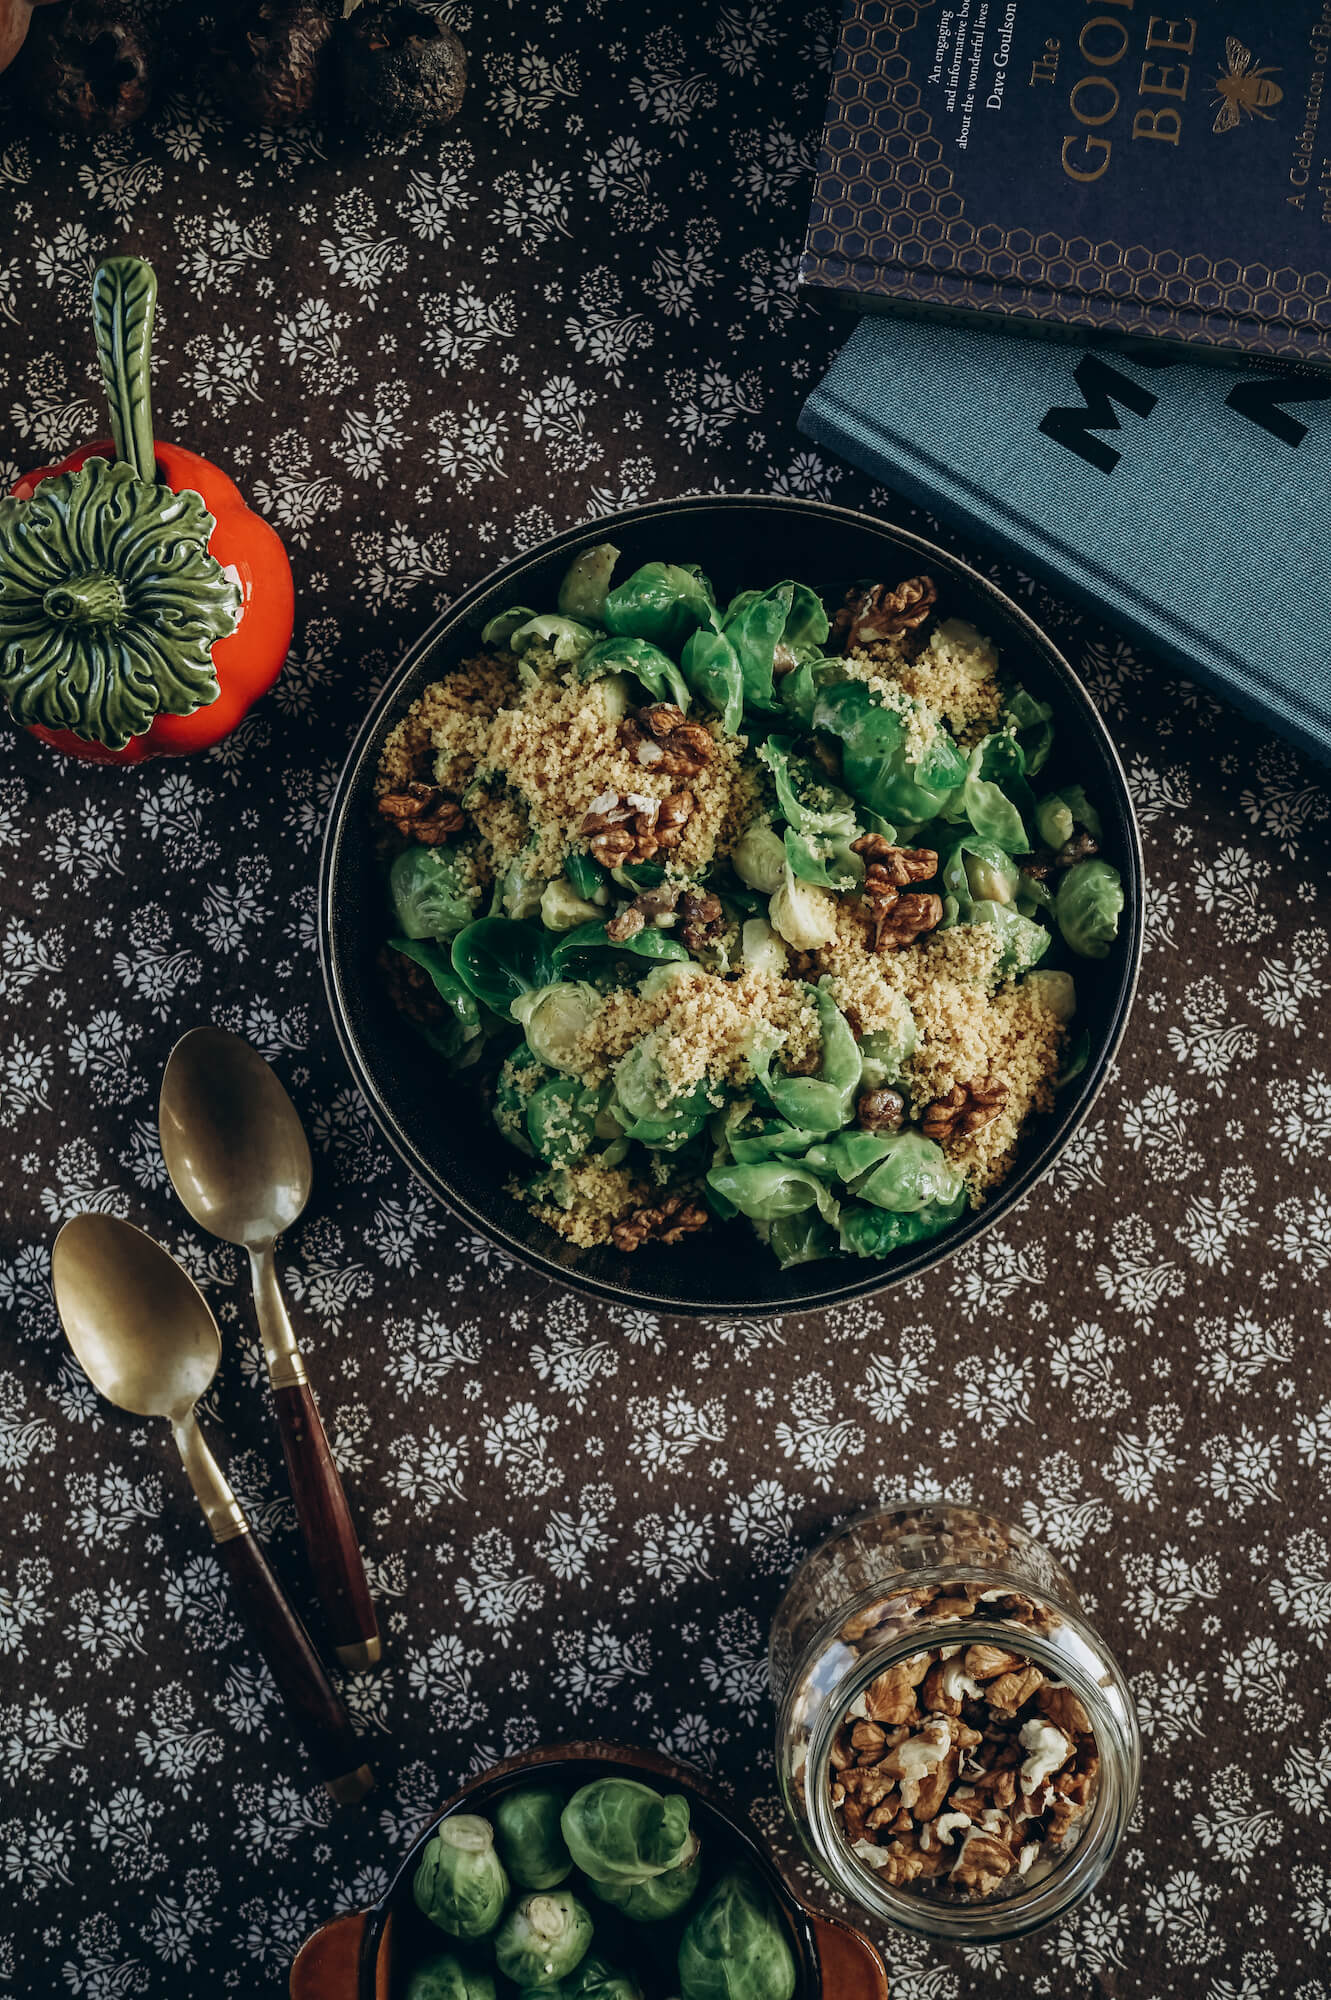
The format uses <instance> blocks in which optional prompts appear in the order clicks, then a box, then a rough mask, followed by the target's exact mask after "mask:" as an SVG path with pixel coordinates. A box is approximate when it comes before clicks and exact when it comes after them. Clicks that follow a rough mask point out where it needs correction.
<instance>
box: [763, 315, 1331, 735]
mask: <svg viewBox="0 0 1331 2000" xmlns="http://www.w3.org/2000/svg"><path fill="white" fill-rule="evenodd" d="M800 429H801V430H802V431H804V432H805V433H806V435H807V436H809V437H810V438H812V439H813V440H814V441H815V442H816V443H818V444H820V445H825V446H827V447H828V448H829V449H830V450H832V451H834V452H836V453H838V454H840V455H841V456H842V457H844V458H847V459H849V460H851V462H852V463H853V464H855V465H858V466H860V467H862V468H863V469H864V470H866V471H868V472H871V473H873V474H874V475H875V476H876V477H877V478H879V479H881V480H882V481H883V482H884V483H885V484H886V485H888V486H891V487H893V488H895V489H896V490H898V491H900V492H902V493H904V494H905V495H906V496H907V497H908V498H910V499H913V500H915V501H917V502H919V503H920V504H922V505H923V506H925V507H927V508H928V509H929V510H930V511H931V512H933V513H935V514H938V515H940V516H942V517H945V518H947V519H949V520H950V521H951V522H952V523H953V524H954V525H958V526H963V527H965V528H966V529H968V530H970V531H971V532H973V533H974V534H975V535H976V536H977V537H978V538H980V539H982V540H985V541H988V542H990V543H991V544H997V545H998V546H999V547H1001V548H1002V549H1003V551H1004V552H1005V553H1008V554H1010V555H1013V556H1015V558H1016V559H1017V560H1018V561H1019V562H1020V563H1021V564H1022V565H1023V566H1024V567H1026V568H1027V569H1029V570H1030V571H1031V572H1032V573H1034V574H1038V575H1041V576H1042V577H1044V578H1045V579H1046V580H1048V581H1049V582H1051V583H1053V584H1054V585H1055V586H1057V587H1059V588H1061V589H1063V590H1065V591H1066V592H1067V593H1068V595H1070V596H1076V597H1081V598H1082V599H1083V600H1086V601H1089V602H1090V603H1092V604H1094V605H1095V606H1097V607H1098V608H1101V609H1103V610H1104V611H1105V612H1107V613H1108V614H1109V615H1110V616H1111V617H1113V618H1114V619H1116V620H1117V621H1118V622H1119V623H1120V624H1121V625H1122V626H1123V627H1124V628H1125V629H1126V630H1128V631H1129V632H1131V633H1132V634H1133V635H1134V636H1135V637H1136V638H1138V639H1140V640H1141V641H1142V642H1143V643H1144V644H1146V645H1147V646H1149V647H1152V648H1154V649H1155V650H1156V651H1158V652H1160V653H1162V654H1164V655H1165V656H1166V657H1167V658H1169V659H1170V660H1172V661H1173V662H1175V663H1176V664H1177V665H1178V666H1179V667H1181V668H1182V669H1183V671H1184V672H1185V673H1187V674H1189V675H1191V676H1193V677H1194V678H1196V679H1198V680H1202V681H1205V682H1208V683H1209V684H1210V685H1211V686H1212V687H1213V688H1214V689H1215V690H1216V691H1217V692H1218V693H1220V694H1223V695H1225V696H1227V697H1228V698H1229V699H1231V700H1233V701H1235V702H1237V703H1238V704H1239V705H1240V706H1241V707H1244V708H1246V709H1248V710H1249V711H1250V712H1252V713H1253V714H1255V715H1257V716H1260V717H1261V718H1262V720H1263V721H1264V722H1266V723H1268V724H1269V725H1270V727H1272V728H1273V729H1277V730H1279V731H1280V732H1281V733H1282V734H1283V735H1285V736H1287V737H1289V738H1290V739H1291V740H1292V741H1293V742H1295V743H1297V744H1298V745H1299V746H1300V747H1301V748H1302V749H1304V750H1306V751H1308V752H1309V753H1311V754H1312V755H1313V756H1315V757H1318V758H1320V759H1322V760H1323V761H1324V762H1331V548H1329V545H1328V528H1327V523H1328V522H1329V521H1331V377H1327V376H1312V375H1306V376H1300V375H1291V374H1289V373H1279V374H1272V373H1270V372H1269V370H1268V371H1266V372H1261V371H1259V370H1257V369H1256V368H1252V369H1248V370H1245V371H1242V372H1240V373H1239V374H1238V375H1234V374H1230V373H1226V372H1222V371H1220V370H1217V369H1214V368H1207V367H1196V366H1193V365H1192V364H1191V363H1190V362H1187V361H1182V360H1179V359H1178V358H1177V356H1174V355H1171V354H1169V353H1168V352H1166V351H1163V350H1157V352H1156V353H1154V354H1146V355H1144V356H1143V355H1142V354H1136V353H1132V354H1127V353H1122V352H1119V351H1117V350H1115V349H1112V348H1110V349H1104V348H1077V347H1072V346H1065V345H1063V344H1061V343H1054V342H1050V341H1037V340H1009V339H1004V338H1002V337H995V336H994V335H992V334H989V333H983V332H974V331H972V330H971V329H970V328H968V327H960V326H948V325H939V324H926V323H925V322H923V321H917V320H911V319H895V318H893V319H888V318H872V319H864V320H861V322H860V324H859V326H858V327H857V328H856V330H855V332H854V333H853V334H852V336H851V338H850V341H849V342H848V344H847V345H846V346H845V347H844V348H843V349H842V351H841V353H840V354H839V355H838V356H837V359H836V360H835V361H834V362H833V364H832V367H831V369H830V370H829V372H828V374H827V375H826V376H825V377H824V379H823V381H822V382H821V383H820V385H819V386H818V388H817V389H815V390H814V392H813V394H812V396H811V397H810V398H809V400H808V402H807V403H806V404H805V407H804V411H803V413H802V415H801V417H800Z"/></svg>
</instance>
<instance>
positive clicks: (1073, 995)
mask: <svg viewBox="0 0 1331 2000" xmlns="http://www.w3.org/2000/svg"><path fill="white" fill-rule="evenodd" d="M1024 983H1025V985H1026V986H1027V988H1028V989H1029V990H1030V992H1031V993H1033V994H1035V995H1036V996H1037V997H1038V998H1039V1001H1040V1004H1041V1006H1043V1007H1047V1008H1048V1009H1049V1012H1050V1013H1051V1014H1052V1015H1053V1016H1054V1019H1055V1020H1057V1021H1070V1020H1071V1019H1072V1017H1073V1015H1074V1014H1075V1013H1076V1011H1077V983H1076V981H1075V980H1074V979H1073V977H1072V974H1071V973H1070V972H1045V971H1038V972H1028V973H1027V975H1026V979H1025V982H1024Z"/></svg>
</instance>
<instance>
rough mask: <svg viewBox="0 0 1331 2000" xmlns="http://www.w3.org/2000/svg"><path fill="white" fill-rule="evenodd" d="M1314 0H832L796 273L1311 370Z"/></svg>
mask: <svg viewBox="0 0 1331 2000" xmlns="http://www.w3.org/2000/svg"><path fill="white" fill-rule="evenodd" d="M1329 65H1331V0H1278V4H1276V5H1271V4H1269V0H1267V4H1258V0H1193V11H1192V12H1190V13H1188V12H1184V11H1182V8H1181V6H1180V4H1179V0H949V4H946V5H944V4H942V0H844V9H843V15H842V22H841V34H840V40H839V43H838V46H837V51H836V57H835V61H834V66H833V72H832V85H831V94H830V97H829V99H828V106H827V124H826V130H825V132H824V135H823V145H822V152H821V155H820V157H819V163H818V170H817V175H816V179H815V183H814V198H813V207H812V213H811V216H810V221H809V230H808V236H807V238H806V242H805V249H804V255H803V257H802V259H801V266H800V278H801V283H802V284H803V285H804V286H805V287H807V288H808V289H809V291H810V292H812V293H815V294H816V293H822V294H826V295H831V296H833V297H835V298H836V299H837V300H838V301H840V302H842V303H846V304H850V305H853V306H855V307H857V308H859V309H860V310H873V309H890V308H895V309H898V310H903V311H907V312H910V311H915V312H930V313H935V314H949V315H952V316H956V315H958V314H972V313H978V314H984V315H991V316H993V320H994V321H996V322H997V323H1000V324H1004V325H1006V326H1008V327H1009V328H1016V329H1021V330H1026V331H1041V330H1042V331H1045V332H1050V333H1056V334H1058V333H1061V334H1063V335H1065V336H1068V335H1070V336H1073V337H1076V336H1077V335H1078V332H1079V331H1080V337H1082V338H1085V337H1086V331H1087V330H1091V331H1093V332H1094V333H1095V334H1096V335H1097V336H1098V337H1099V338H1100V339H1102V340H1103V339H1105V338H1111V337H1117V338H1118V339H1120V340H1137V339H1141V338H1142V337H1146V336H1154V337H1157V338H1159V337H1163V338H1164V339H1167V340H1171V341H1174V342H1183V343H1195V344H1196V345H1197V347H1198V349H1199V352H1203V353H1205V354H1208V355H1209V356H1210V357H1211V358H1212V359H1215V360H1225V359H1231V360H1232V359H1233V358H1234V357H1235V356H1236V355H1237V356H1242V355H1245V354H1248V355H1257V356H1261V357H1263V358H1266V359H1269V360H1274V361H1275V362H1276V363H1277V364H1278V365H1279V364H1285V365H1288V364H1290V363H1300V362H1301V363H1304V364H1310V365H1313V366H1322V367H1327V368H1331V84H1329V83H1328V66H1329Z"/></svg>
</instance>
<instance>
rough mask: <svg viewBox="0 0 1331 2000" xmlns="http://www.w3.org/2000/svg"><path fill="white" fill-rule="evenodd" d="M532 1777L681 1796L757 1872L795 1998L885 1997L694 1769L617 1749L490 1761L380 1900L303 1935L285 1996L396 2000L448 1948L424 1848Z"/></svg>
mask: <svg viewBox="0 0 1331 2000" xmlns="http://www.w3.org/2000/svg"><path fill="white" fill-rule="evenodd" d="M537 1774H539V1775H540V1776H541V1777H542V1778H546V1779H549V1780H551V1781H552V1782H553V1783H555V1784H560V1785H563V1786H566V1787H567V1789H568V1790H570V1791H575V1790H576V1789H577V1787H578V1786H579V1785H585V1784H588V1783H590V1782H591V1780H592V1779H593V1778H603V1777H624V1778H638V1779H647V1780H648V1781H650V1782H653V1783H656V1784H660V1785H668V1786H669V1787H670V1789H671V1790H672V1791H678V1792H683V1793H684V1795H685V1796H686V1798H687V1799H688V1801H689V1805H690V1808H691V1810H692V1814H693V1821H694V1825H695V1826H696V1827H697V1828H698V1831H699V1833H700V1834H701V1836H702V1840H703V1849H704V1853H705V1852H706V1851H707V1848H708V1846H709V1845H710V1846H712V1847H713V1849H716V1848H724V1850H725V1851H726V1852H727V1853H728V1854H730V1855H733V1856H734V1857H735V1858H736V1859H738V1860H741V1861H743V1862H745V1863H746V1864H747V1865H748V1866H749V1867H751V1868H752V1869H753V1870H754V1872H755V1874H757V1875H758V1876H759V1878H760V1879H761V1881H762V1882H763V1884H764V1885H765V1887H766V1888H767V1890H768V1893H769V1894H770V1895H771V1897H772V1900H773V1902H774V1903H775V1905H776V1907H777V1909H778V1910H779V1912H780V1914H781V1917H782V1919H783V1921H784V1923H785V1928H786V1937H787V1940H788V1942H789V1944H790V1948H791V1951H792V1953H793V1954H794V1958H795V1964H796V1967H797V1969H798V1984H797V1986H796V1989H795V1992H796V2000H887V1972H886V1969H885V1967H884V1965H883V1961H882V1959H881V1958H880V1957H879V1955H878V1953H877V1952H876V1951H875V1950H874V1948H873V1946H872V1945H871V1944H870V1943H869V1941H868V1939H867V1938H863V1937H861V1936H860V1934H859V1932H858V1931H855V1930H852V1929H851V1928H850V1927H849V1926H848V1925H846V1924H840V1923H833V1922H831V1921H830V1920H829V1919H828V1918H826V1917H821V1916H815V1915H814V1913H813V1912H812V1911H811V1910H808V1909H806V1908H805V1906H804V1904H803V1903H801V1902H800V1900H799V1898H798V1897H797V1896H795V1895H794V1893H793V1892H792V1891H791V1889H790V1888H789V1887H788V1886H787V1884H786V1883H785V1881H784V1880H783V1879H782V1877H781V1876H780V1875H779V1874H778V1872H777V1870H776V1867H775V1866H774V1864H773V1862H772V1860H771V1858H770V1856H769V1855H767V1854H765V1853H764V1852H763V1850H762V1848H761V1847H759V1846H758V1844H757V1842H756V1841H755V1840H754V1837H753V1835H752V1834H751V1833H750V1832H749V1831H748V1830H747V1829H746V1828H744V1827H743V1826H741V1825H740V1823H739V1822H738V1821H737V1820H736V1819H735V1818H733V1817H732V1815H731V1814H730V1813H729V1812H728V1811H727V1810H726V1808H725V1807H724V1806H723V1805H722V1804H721V1803H720V1802H719V1800H718V1799H717V1798H716V1796H715V1794H714V1793H713V1792H711V1791H710V1790H709V1789H708V1788H707V1786H706V1785H705V1783H704V1781H703V1780H702V1779H701V1778H699V1777H698V1775H697V1773H696V1772H693V1771H688V1770H685V1769H683V1768H682V1767H681V1766H680V1765H678V1764H673V1763H671V1761H670V1759H669V1758H668V1757H659V1756H657V1754H656V1753H655V1752H654V1751H652V1750H636V1749H631V1748H629V1747H627V1746H626V1745H624V1744H618V1743H562V1744H552V1745H550V1746H548V1747H547V1748H544V1749H540V1750H530V1751H528V1752H527V1753H526V1754H525V1755H524V1756H521V1757H511V1758H509V1760H508V1761H507V1763H503V1764H496V1765H495V1766H494V1768H493V1769H492V1770H490V1771H487V1772H485V1774H484V1775H483V1776H482V1777H479V1778H472V1779H470V1780H469V1781H468V1783H467V1784H465V1785H463V1786H462V1788H461V1790H460V1791H457V1792H455V1793H454V1794H453V1797H452V1798H451V1799H449V1800H448V1801H447V1802H446V1803H445V1805H444V1806H443V1808H442V1810H441V1811H440V1812H439V1814H438V1815H437V1817H436V1818H435V1819H433V1820H432V1821H431V1822H430V1824H429V1825H428V1826H427V1827H426V1828H425V1829H424V1831H423V1832H422V1833H421V1834H420V1835H419V1836H418V1837H417V1839H416V1840H415V1841H413V1843H412V1845H411V1847H410V1848H409V1850H408V1852H407V1853H406V1855H405V1856H404V1858H403V1860H402V1863H401V1866H400V1867H399V1868H398V1871H397V1873H396V1875H395V1876H394V1877H393V1880H392V1882H391V1883H390V1884H389V1886H388V1889H387V1891H386V1892H385V1894H384V1895H383V1896H382V1897H381V1898H380V1899H379V1901H378V1902H377V1903H376V1904H374V1906H373V1908H371V1909H368V1910H356V1911H353V1912H352V1913H351V1914H350V1915H349V1916H343V1917H334V1918H333V1920H332V1922H331V1923H327V1924H325V1925H324V1926H323V1927H322V1929H320V1930H317V1931H316V1932H315V1933H314V1935H313V1937H311V1938H307V1939H306V1941H305V1943H304V1944H303V1945H302V1946H301V1948H300V1951H299V1952H298V1953H297V1955H296V1961H295V1964H294V1965H293V1966H292V1968H291V1996H292V2000H399V1995H400V1994H401V1992H402V1990H403V1986H404V1984H405V1981H406V1978H407V1976H408V1974H409V1973H410V1971H411V1968H412V1966H413V1964H414V1963H415V1962H416V1961H417V1960H418V1959H420V1958H423V1957H425V1956H426V1955H427V1954H428V1953H429V1952H430V1951H432V1950H433V1951H438V1950H440V1949H441V1948H442V1947H443V1946H444V1945H445V1944H446V1942H447V1940H446V1939H445V1938H444V1936H443V1934H442V1933H441V1932H440V1931H438V1930H437V1929H436V1928H435V1927H434V1925H432V1924H431V1923H430V1922H429V1921H428V1920H427V1919H426V1918H425V1917H423V1916H422V1915H421V1914H420V1912H419V1911H418V1910H417V1908H416V1904H415V1901H414V1899H413V1897H412V1893H411V1885H412V1880H413V1878H414V1876H415V1873H416V1868H417V1864H418V1863H419V1861H420V1858H421V1855H422V1853H423V1851H424V1849H425V1845H426V1842H427V1841H428V1840H429V1839H430V1838H431V1836H432V1835H433V1834H434V1833H435V1831H436V1830H437V1828H438V1827H439V1825H440V1822H441V1821H443V1820H445V1819H447V1818H448V1816H449V1814H450V1813H455V1812H463V1811H465V1812H479V1813H484V1812H486V1811H487V1810H489V1809H490V1808H492V1807H493V1806H495V1805H496V1804H497V1803H498V1801H499V1800H500V1799H501V1798H503V1796H504V1795H505V1793H506V1792H511V1791H514V1790H516V1789H517V1788H518V1787H519V1786H520V1785H523V1784H526V1783H528V1782H529V1781H530V1780H531V1779H532V1778H533V1777H534V1776H536V1775H537Z"/></svg>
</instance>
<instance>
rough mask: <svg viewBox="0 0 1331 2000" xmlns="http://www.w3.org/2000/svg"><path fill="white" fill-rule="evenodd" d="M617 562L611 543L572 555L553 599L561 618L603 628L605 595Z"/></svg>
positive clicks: (617, 556)
mask: <svg viewBox="0 0 1331 2000" xmlns="http://www.w3.org/2000/svg"><path fill="white" fill-rule="evenodd" d="M618 561H619V550H618V549H617V548H615V546H614V544H613V543H611V542H597V544H596V546H595V547H594V548H590V549H584V550H583V551H582V553H581V555H576V556H574V558H573V560H572V562H571V563H570V564H569V566H568V568H567V569H566V570H565V572H564V580H563V582H562V583H561V584H560V586H559V596H558V597H557V598H556V600H555V602H556V603H557V604H558V606H559V609H560V610H561V611H562V612H563V614H564V616H565V618H578V619H581V620H582V621H583V622H584V623H585V624H588V625H604V623H605V599H606V592H607V591H608V589H609V587H610V578H611V576H612V575H613V573H614V567H615V564H616V563H617V562H618Z"/></svg>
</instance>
